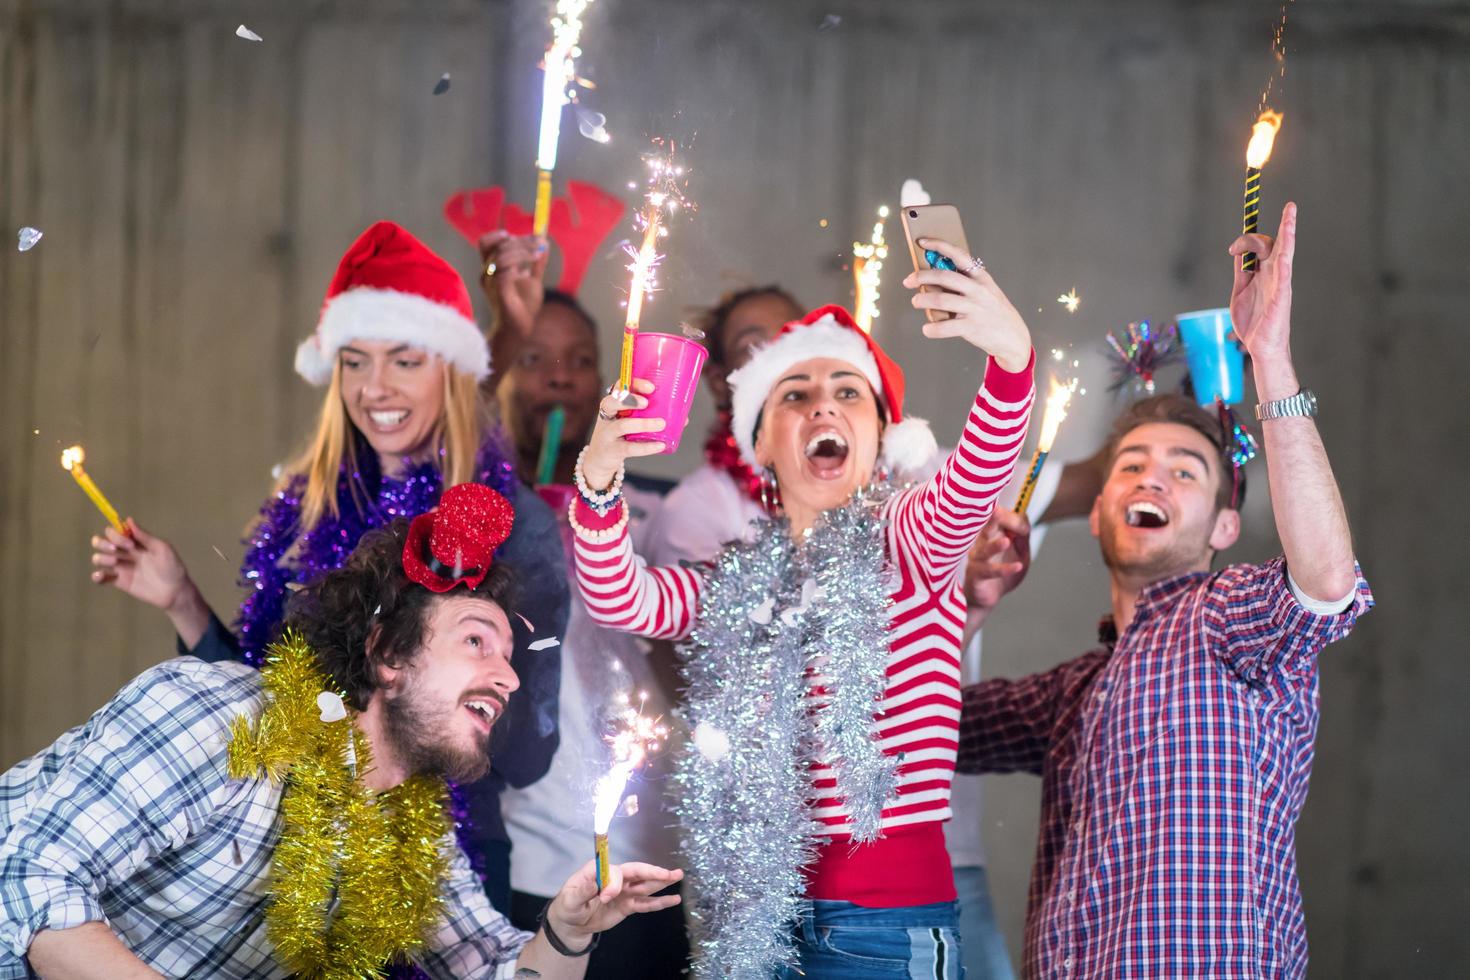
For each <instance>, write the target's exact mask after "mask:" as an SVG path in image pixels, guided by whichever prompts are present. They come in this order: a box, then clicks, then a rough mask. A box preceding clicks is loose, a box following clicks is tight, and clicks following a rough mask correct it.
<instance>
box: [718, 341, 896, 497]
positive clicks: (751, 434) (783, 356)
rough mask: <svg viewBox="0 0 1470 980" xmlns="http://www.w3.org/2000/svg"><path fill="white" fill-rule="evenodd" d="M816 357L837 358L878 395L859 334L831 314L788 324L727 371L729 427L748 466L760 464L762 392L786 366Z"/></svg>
mask: <svg viewBox="0 0 1470 980" xmlns="http://www.w3.org/2000/svg"><path fill="white" fill-rule="evenodd" d="M819 357H831V358H836V359H837V360H839V361H846V362H847V363H849V364H851V365H852V366H854V367H856V368H857V369H858V370H859V371H861V372H862V373H863V377H865V378H867V379H868V384H870V385H872V386H873V391H874V392H875V393H876V394H877V395H878V397H879V398H882V397H883V379H882V378H880V377H879V376H878V362H877V361H875V360H874V359H873V354H872V352H871V351H869V350H868V345H867V344H865V343H864V342H863V338H862V337H861V336H860V335H859V334H857V333H856V332H855V331H853V330H851V329H849V328H848V327H844V326H843V325H842V324H840V323H838V322H837V320H836V319H835V318H833V317H832V316H830V315H829V316H824V317H822V319H820V320H818V321H817V322H816V323H812V324H808V325H807V326H804V327H794V328H792V329H791V331H790V332H788V333H783V334H781V335H780V336H779V337H777V338H776V339H775V340H773V341H771V342H770V343H769V344H764V345H762V346H761V347H758V348H756V350H755V353H753V354H752V355H751V356H750V360H749V361H747V362H746V363H745V366H744V367H743V368H740V369H739V370H737V371H732V372H730V426H731V428H732V429H734V430H735V443H736V445H738V446H739V447H740V455H741V457H742V458H743V459H744V460H745V461H746V462H747V463H749V464H750V465H751V466H753V467H755V468H757V469H759V468H760V464H758V463H757V462H756V461H755V422H756V419H758V418H760V414H761V409H762V408H763V407H765V404H766V396H768V395H769V394H770V393H771V389H772V388H774V387H776V382H777V381H780V380H781V377H782V375H784V374H785V373H786V372H787V371H788V370H789V369H790V368H791V367H793V366H795V365H797V364H800V363H801V362H802V361H810V360H814V359H816V358H819Z"/></svg>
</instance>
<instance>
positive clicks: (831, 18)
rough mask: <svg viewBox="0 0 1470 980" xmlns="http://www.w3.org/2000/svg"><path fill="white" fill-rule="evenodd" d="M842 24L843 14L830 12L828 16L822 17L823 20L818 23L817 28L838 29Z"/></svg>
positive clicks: (824, 29) (823, 29)
mask: <svg viewBox="0 0 1470 980" xmlns="http://www.w3.org/2000/svg"><path fill="white" fill-rule="evenodd" d="M841 26H842V15H841V14H828V15H827V16H825V17H823V18H822V22H821V23H820V24H818V25H817V30H818V31H834V30H836V29H837V28H839V27H841Z"/></svg>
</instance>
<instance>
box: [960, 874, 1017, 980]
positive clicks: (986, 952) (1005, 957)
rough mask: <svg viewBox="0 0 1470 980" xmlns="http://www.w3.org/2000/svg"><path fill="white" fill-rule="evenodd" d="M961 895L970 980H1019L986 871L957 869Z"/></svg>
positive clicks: (961, 927) (967, 968) (966, 971)
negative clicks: (996, 917) (996, 910)
mask: <svg viewBox="0 0 1470 980" xmlns="http://www.w3.org/2000/svg"><path fill="white" fill-rule="evenodd" d="M954 887H955V891H956V892H958V893H959V902H960V935H962V936H964V937H965V973H966V974H968V975H969V978H970V980H1016V970H1015V968H1014V967H1013V966H1011V954H1010V952H1009V951H1008V950H1007V949H1006V941H1005V937H1004V936H1002V935H1001V934H1000V927H999V926H998V925H997V924H996V921H995V907H994V906H993V905H991V904H990V880H989V879H988V878H987V877H986V876H985V869H984V868H977V867H971V868H955V869H954Z"/></svg>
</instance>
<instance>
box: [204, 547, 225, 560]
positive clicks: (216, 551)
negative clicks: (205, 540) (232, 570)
mask: <svg viewBox="0 0 1470 980" xmlns="http://www.w3.org/2000/svg"><path fill="white" fill-rule="evenodd" d="M209 547H210V548H211V549H213V550H214V553H215V554H217V555H219V560H220V561H229V559H228V558H226V557H225V553H224V552H223V551H220V550H219V548H218V547H216V546H215V545H210V546H209Z"/></svg>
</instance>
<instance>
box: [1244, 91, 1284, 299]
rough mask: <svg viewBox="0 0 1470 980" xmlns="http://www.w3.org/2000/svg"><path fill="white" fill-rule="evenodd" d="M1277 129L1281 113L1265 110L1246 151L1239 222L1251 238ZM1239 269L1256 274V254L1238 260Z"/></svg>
mask: <svg viewBox="0 0 1470 980" xmlns="http://www.w3.org/2000/svg"><path fill="white" fill-rule="evenodd" d="M1280 128H1281V113H1279V112H1272V111H1271V110H1270V109H1266V110H1264V111H1263V112H1262V113H1261V115H1260V118H1259V119H1257V120H1256V124H1255V125H1254V126H1252V127H1251V140H1250V145H1249V146H1247V147H1246V151H1245V217H1244V220H1243V221H1242V222H1241V234H1243V235H1251V234H1254V233H1255V231H1256V224H1257V219H1258V218H1259V217H1260V214H1261V168H1262V167H1264V166H1265V165H1266V161H1267V160H1268V159H1270V157H1271V145H1272V144H1273V143H1274V142H1275V140H1276V131H1277V130H1279V129H1280ZM1240 269H1241V271H1242V272H1254V271H1255V269H1256V253H1255V252H1246V253H1245V254H1244V255H1242V256H1241V257H1240Z"/></svg>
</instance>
